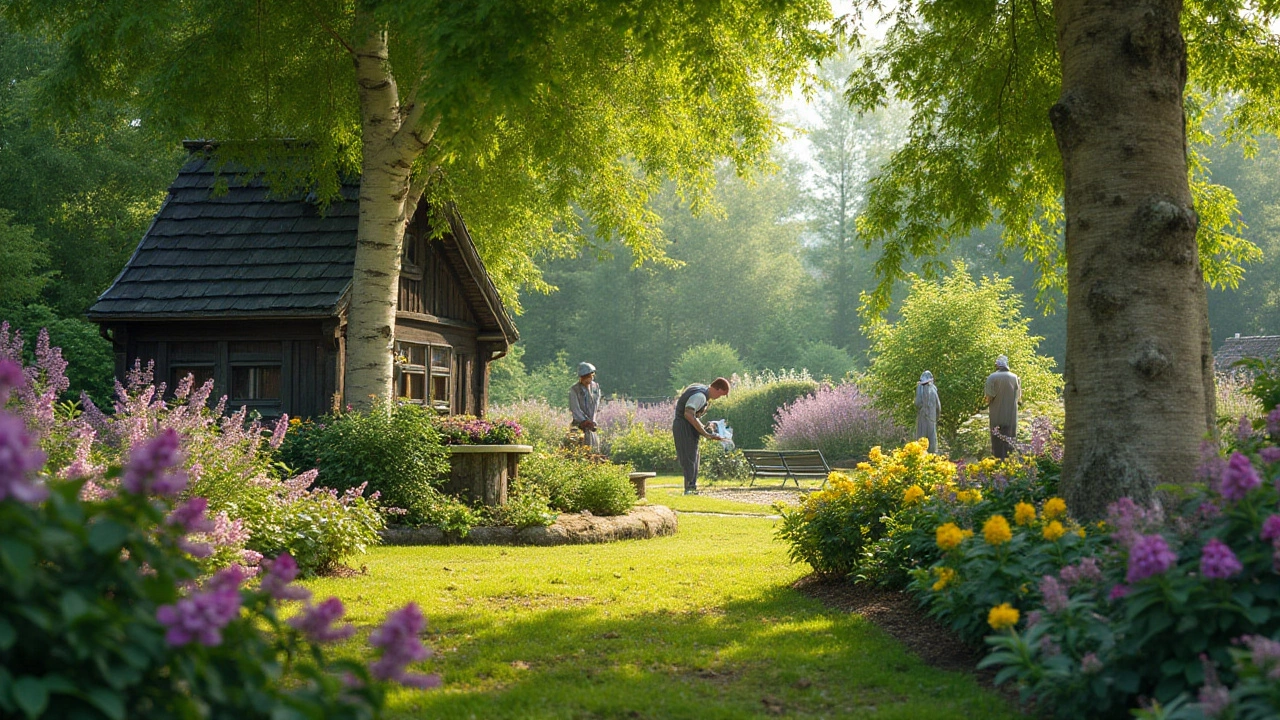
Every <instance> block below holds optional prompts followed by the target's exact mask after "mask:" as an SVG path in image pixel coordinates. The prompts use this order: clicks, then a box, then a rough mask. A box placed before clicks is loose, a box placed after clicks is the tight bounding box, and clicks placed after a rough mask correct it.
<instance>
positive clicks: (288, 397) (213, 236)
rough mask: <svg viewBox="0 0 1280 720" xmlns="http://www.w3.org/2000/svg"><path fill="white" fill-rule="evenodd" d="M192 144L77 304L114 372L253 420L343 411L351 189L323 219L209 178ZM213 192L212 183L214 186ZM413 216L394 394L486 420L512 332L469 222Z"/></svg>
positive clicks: (298, 200) (252, 187)
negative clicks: (117, 267) (93, 293)
mask: <svg viewBox="0 0 1280 720" xmlns="http://www.w3.org/2000/svg"><path fill="white" fill-rule="evenodd" d="M202 147H203V145H202V144H195V143H193V144H189V145H188V148H189V149H191V150H192V151H193V155H192V157H191V159H190V160H189V161H188V162H187V164H186V165H185V166H184V167H183V168H182V170H181V171H180V172H179V173H178V178H177V179H176V180H175V181H174V183H173V185H172V187H170V188H169V195H168V197H167V198H166V199H165V201H164V204H163V205H162V206H161V207H160V212H159V213H158V214H157V215H156V217H155V220H154V221H153V222H152V224H151V227H150V228H149V229H148V230H147V232H146V234H145V235H144V236H143V237H142V240H141V242H139V243H138V247H137V249H136V250H135V251H134V253H133V257H131V258H130V259H129V262H128V264H127V265H126V266H125V268H124V270H123V271H121V273H120V275H119V276H118V277H117V278H116V280H115V282H113V283H112V285H111V287H110V288H108V289H107V291H106V292H104V293H103V294H102V295H101V296H100V297H99V298H98V300H97V302H95V303H94V304H93V306H92V307H91V308H90V309H89V312H88V317H89V319H90V320H93V321H95V322H97V323H98V324H99V325H100V327H101V331H102V333H103V334H104V336H105V337H107V338H108V339H110V340H111V342H112V344H113V345H114V347H115V354H116V373H117V375H123V373H124V372H125V370H126V369H127V368H129V367H132V365H133V363H134V362H135V361H137V360H140V361H142V363H143V364H144V365H145V364H146V363H147V362H149V361H154V362H155V377H156V380H157V381H164V382H167V383H169V387H171V388H172V387H174V385H175V384H176V382H177V381H178V380H180V379H181V378H182V377H184V376H186V375H187V374H188V373H191V374H194V375H195V378H196V380H197V381H198V382H202V381H204V380H207V379H209V378H212V379H213V382H214V396H215V397H217V396H220V395H227V396H228V398H229V401H230V405H231V406H233V407H239V406H240V405H247V406H248V407H249V408H250V409H253V410H258V411H259V412H261V413H262V414H263V415H264V416H276V415H279V414H280V413H288V414H289V415H290V416H293V417H307V416H313V415H320V414H323V413H325V412H328V411H330V410H331V409H332V408H334V407H335V406H339V405H340V404H342V403H344V402H345V401H344V398H343V388H342V383H343V370H344V351H345V336H346V322H347V304H348V302H349V293H350V289H351V278H352V268H353V262H354V259H355V248H356V222H357V214H358V198H359V188H358V186H357V185H354V184H350V185H345V186H343V188H342V190H341V196H342V197H341V199H339V200H335V201H334V202H333V203H332V204H331V205H329V207H328V208H327V209H325V210H323V211H322V210H321V208H320V207H318V206H317V204H316V203H315V202H314V198H313V197H295V198H290V199H279V198H273V197H271V196H270V194H269V192H268V189H267V187H266V186H265V185H264V184H263V182H262V180H261V179H260V178H253V179H250V180H248V181H247V182H241V181H240V178H238V177H236V175H235V174H234V173H233V172H232V171H231V170H228V169H226V168H224V169H223V172H222V174H218V173H216V172H215V166H214V164H213V162H212V161H210V160H208V159H207V158H206V157H205V155H204V154H203V153H202V152H199V151H200V149H201V148H202ZM215 183H219V184H221V185H222V186H223V187H222V188H219V189H218V190H217V191H215ZM426 215H427V213H426V208H425V207H420V208H419V212H418V214H417V215H416V216H415V217H414V218H413V220H412V221H411V222H410V224H409V227H408V229H407V230H406V232H405V242H404V244H405V248H404V256H403V262H402V263H401V271H400V299H399V306H398V308H397V313H396V324H395V341H396V342H395V347H396V360H395V362H396V378H395V387H396V393H397V395H398V396H400V397H402V398H407V399H409V400H411V401H413V402H419V403H423V404H427V405H430V406H432V407H435V408H437V409H439V410H440V411H441V412H448V413H470V414H475V415H482V414H484V411H485V408H486V406H487V403H488V378H489V363H490V362H491V361H493V360H495V359H497V358H499V357H502V355H504V354H505V353H506V352H507V350H508V349H509V348H510V346H511V344H512V343H513V342H515V341H516V340H517V339H518V337H519V336H518V334H517V333H516V329H515V326H514V325H513V324H512V322H511V319H510V317H509V316H508V315H507V312H506V309H505V308H504V307H503V305H502V301H501V300H500V299H499V297H498V293H497V290H496V289H495V288H494V286H493V283H492V281H490V279H489V276H488V274H487V273H486V272H485V269H484V265H483V264H482V263H481V261H480V256H479V255H478V254H477V252H476V248H475V245H473V244H472V242H471V237H470V235H469V234H468V233H467V228H466V225H465V224H463V222H462V218H461V217H459V216H458V214H457V213H456V212H452V213H450V214H449V222H450V227H449V232H447V233H445V234H444V236H443V238H442V239H436V240H432V239H430V236H431V234H432V233H430V232H429V231H428V229H427V227H426Z"/></svg>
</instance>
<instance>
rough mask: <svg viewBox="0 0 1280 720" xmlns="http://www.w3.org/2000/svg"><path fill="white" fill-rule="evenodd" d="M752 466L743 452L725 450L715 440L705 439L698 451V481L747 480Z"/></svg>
mask: <svg viewBox="0 0 1280 720" xmlns="http://www.w3.org/2000/svg"><path fill="white" fill-rule="evenodd" d="M749 477H751V466H750V465H748V464H747V459H746V458H745V457H744V456H743V455H742V451H741V450H737V449H734V450H725V449H724V446H723V445H721V444H720V443H719V442H718V441H715V440H706V439H703V441H702V445H701V447H700V448H699V449H698V480H699V481H701V480H703V479H706V480H746V479H747V478H749Z"/></svg>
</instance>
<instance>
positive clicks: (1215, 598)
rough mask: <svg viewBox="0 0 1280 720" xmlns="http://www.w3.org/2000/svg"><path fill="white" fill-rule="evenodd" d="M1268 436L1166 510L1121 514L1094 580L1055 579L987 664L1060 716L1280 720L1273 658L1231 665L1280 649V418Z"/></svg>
mask: <svg viewBox="0 0 1280 720" xmlns="http://www.w3.org/2000/svg"><path fill="white" fill-rule="evenodd" d="M1263 425H1265V426H1266V427H1265V432H1244V431H1242V432H1241V433H1239V434H1238V435H1237V436H1236V437H1235V438H1234V439H1233V441H1232V444H1233V447H1232V449H1231V451H1230V455H1229V457H1226V458H1222V457H1219V456H1216V455H1214V456H1211V457H1209V458H1208V460H1207V461H1206V463H1205V465H1204V467H1203V475H1204V478H1205V481H1206V482H1205V484H1204V485H1203V486H1197V487H1193V488H1189V489H1182V490H1177V491H1174V490H1170V491H1169V492H1170V493H1172V494H1171V495H1169V496H1168V497H1170V498H1171V500H1172V501H1171V502H1168V503H1166V505H1165V509H1161V508H1160V507H1159V506H1157V507H1153V508H1144V507H1141V506H1139V505H1137V504H1136V503H1134V502H1132V501H1131V500H1129V499H1127V498H1124V499H1121V500H1120V501H1119V502H1117V503H1115V504H1113V505H1112V506H1111V508H1110V509H1109V512H1108V517H1107V520H1106V521H1105V523H1103V524H1102V528H1103V529H1105V537H1104V538H1103V542H1102V543H1101V545H1100V546H1099V547H1098V548H1097V549H1096V552H1095V553H1093V554H1092V555H1091V556H1089V558H1087V559H1088V560H1089V561H1090V562H1091V563H1092V567H1093V568H1094V570H1093V571H1092V572H1091V578H1090V580H1089V581H1088V582H1078V581H1076V580H1077V578H1075V577H1073V576H1071V575H1069V574H1065V573H1066V569H1063V570H1061V571H1059V572H1058V574H1057V576H1056V580H1057V581H1058V582H1059V583H1060V585H1061V586H1062V588H1063V589H1064V590H1065V592H1064V593H1063V594H1062V595H1061V596H1060V597H1058V598H1057V599H1056V600H1055V601H1054V602H1052V603H1051V602H1049V599H1048V598H1047V597H1045V598H1042V602H1041V603H1039V606H1038V607H1036V609H1035V610H1034V611H1033V612H1032V613H1031V614H1030V617H1029V619H1028V620H1027V622H1026V623H1025V624H1024V625H1023V626H1022V627H1021V628H1020V629H1015V630H1013V631H1011V632H1008V633H1006V634H1001V635H997V636H994V637H992V638H989V639H988V643H990V644H991V645H992V646H993V648H994V651H993V653H992V655H991V656H990V657H989V658H988V659H987V660H986V661H984V662H985V663H986V664H988V665H993V666H999V667H1001V668H1002V669H1001V671H1000V678H1001V679H1016V680H1017V681H1018V682H1019V684H1020V685H1021V687H1022V689H1023V692H1024V693H1025V694H1026V695H1027V696H1028V697H1031V696H1034V697H1035V698H1037V700H1038V701H1039V702H1040V703H1041V704H1042V705H1043V707H1046V708H1052V709H1053V711H1054V712H1055V713H1056V714H1057V715H1058V716H1059V717H1085V716H1087V717H1127V716H1128V711H1129V709H1130V708H1133V707H1134V706H1136V705H1137V704H1138V700H1139V698H1143V697H1145V698H1150V699H1152V700H1154V701H1156V702H1158V703H1160V704H1162V705H1164V706H1167V708H1168V714H1166V715H1161V716H1162V717H1174V716H1177V717H1193V716H1194V717H1229V716H1230V717H1274V716H1276V714H1277V713H1278V712H1280V673H1273V672H1272V669H1273V666H1274V662H1273V660H1272V659H1271V657H1270V655H1266V653H1262V655H1259V660H1258V663H1256V664H1255V665H1254V666H1253V669H1251V668H1250V665H1249V664H1248V663H1244V664H1242V663H1241V662H1240V661H1241V655H1240V653H1239V652H1234V653H1233V650H1235V649H1237V648H1238V647H1239V644H1240V643H1244V644H1246V645H1249V644H1250V643H1252V644H1253V645H1256V646H1258V647H1263V646H1264V645H1265V643H1262V641H1261V640H1258V639H1257V638H1263V639H1266V638H1276V637H1278V636H1280V489H1278V488H1277V484H1278V482H1280V448H1277V447H1276V445H1275V441H1276V440H1277V439H1278V438H1280V433H1277V430H1280V412H1276V413H1273V414H1272V415H1271V417H1270V418H1269V419H1268V421H1267V422H1265V423H1263ZM1050 577H1053V576H1050ZM1265 647H1271V646H1270V645H1265ZM1263 656H1265V657H1263ZM1086 660H1087V662H1086ZM1264 666H1265V669H1264V670H1263V671H1259V672H1254V670H1256V669H1257V668H1258V667H1264ZM1224 683H1225V684H1224ZM1232 684H1236V689H1235V690H1228V687H1227V686H1229V685H1232ZM1242 687H1243V688H1246V689H1244V690H1240V688H1242ZM1192 698H1195V700H1194V701H1193V700H1192ZM1246 705H1248V707H1250V708H1252V709H1251V710H1249V711H1248V712H1245V707H1246ZM1179 707H1182V708H1185V714H1183V713H1182V712H1180V711H1176V708H1179ZM1261 707H1265V708H1266V712H1262V713H1261V714H1258V712H1257V711H1258V708H1261ZM1230 708H1234V709H1233V710H1232V709H1230ZM1197 713H1198V714H1197Z"/></svg>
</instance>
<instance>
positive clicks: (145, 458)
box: [120, 428, 187, 495]
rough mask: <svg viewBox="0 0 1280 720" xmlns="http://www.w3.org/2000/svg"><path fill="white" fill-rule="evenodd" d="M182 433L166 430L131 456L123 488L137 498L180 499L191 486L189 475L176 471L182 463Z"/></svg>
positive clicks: (140, 446)
mask: <svg viewBox="0 0 1280 720" xmlns="http://www.w3.org/2000/svg"><path fill="white" fill-rule="evenodd" d="M180 444H181V443H180V441H179V438H178V432H177V431H176V430H174V429H173V428H165V429H164V430H161V431H160V434H158V435H156V436H155V437H154V438H152V439H150V440H146V441H144V442H142V443H141V444H139V445H136V446H134V448H133V451H132V452H131V453H129V461H128V463H127V464H126V465H125V468H124V475H123V476H122V477H121V479H120V485H121V487H123V488H124V489H125V490H126V491H127V492H131V493H134V494H135V495H146V494H156V495H176V494H178V493H179V492H181V491H182V489H183V488H185V487H186V486H187V473H186V471H184V470H182V469H177V470H175V469H174V468H175V467H178V466H179V465H180V464H181V462H182V456H181V455H180V453H179V446H180Z"/></svg>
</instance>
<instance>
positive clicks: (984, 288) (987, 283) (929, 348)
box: [863, 262, 1062, 441]
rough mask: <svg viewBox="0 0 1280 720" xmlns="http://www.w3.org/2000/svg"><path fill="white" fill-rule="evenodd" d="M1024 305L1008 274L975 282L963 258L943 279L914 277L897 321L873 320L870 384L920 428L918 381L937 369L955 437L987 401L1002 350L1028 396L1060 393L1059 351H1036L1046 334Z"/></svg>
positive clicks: (947, 424) (885, 404)
mask: <svg viewBox="0 0 1280 720" xmlns="http://www.w3.org/2000/svg"><path fill="white" fill-rule="evenodd" d="M1020 309H1021V303H1020V301H1019V300H1018V298H1017V297H1016V296H1015V295H1014V294H1013V293H1012V288H1011V285H1010V282H1009V280H1008V279H1007V278H1001V277H999V276H995V277H986V278H982V279H981V280H980V281H978V282H974V280H973V278H972V277H971V276H970V275H969V272H968V270H967V268H966V267H965V265H964V263H962V262H957V263H956V264H955V267H954V268H953V269H952V271H951V273H950V274H949V275H947V277H945V278H943V279H942V280H941V281H938V282H934V281H929V280H925V279H923V278H919V277H916V278H913V280H912V282H911V289H910V293H909V294H908V296H907V298H906V300H905V301H904V302H903V304H902V308H901V310H900V311H899V317H898V319H897V321H896V322H888V321H886V320H883V319H877V318H871V319H870V333H871V337H872V338H873V340H874V348H873V351H872V353H873V355H872V361H871V367H870V368H869V369H868V370H867V373H866V376H865V378H864V380H863V386H864V387H865V388H866V389H867V390H868V391H869V392H870V393H871V394H872V395H873V396H874V397H875V398H876V404H877V405H878V406H879V407H881V408H883V409H884V410H886V411H887V412H889V413H891V414H892V415H893V417H894V419H895V420H897V422H898V423H899V424H901V425H904V426H908V427H914V426H915V413H916V410H915V405H914V402H915V391H916V382H917V381H918V380H919V379H920V374H921V373H922V372H924V371H925V370H929V371H932V372H933V376H934V382H935V384H936V385H937V387H938V395H939V396H940V397H941V400H942V412H940V413H939V414H938V434H939V436H941V437H942V438H946V439H947V440H948V441H950V439H951V438H953V437H955V434H956V431H957V430H958V429H959V427H960V424H961V423H962V422H963V421H964V420H965V419H966V418H968V417H969V416H971V415H973V414H974V413H976V412H978V411H979V410H981V409H982V408H983V389H984V384H985V379H986V377H987V375H989V374H990V373H991V372H992V370H994V363H995V359H996V357H997V356H999V355H1006V356H1008V358H1009V369H1010V370H1012V371H1013V372H1014V374H1016V375H1017V376H1018V377H1019V379H1020V380H1021V381H1022V399H1023V402H1024V403H1035V402H1041V401H1047V400H1051V399H1054V398H1055V397H1057V395H1058V392H1059V390H1060V389H1061V386H1062V378H1061V376H1059V375H1057V374H1056V373H1054V372H1053V370H1052V368H1053V360H1052V359H1051V358H1046V357H1043V356H1041V355H1037V354H1036V348H1037V346H1038V344H1039V342H1040V338H1038V337H1033V336H1031V335H1030V334H1029V333H1028V332H1027V320H1026V319H1025V318H1023V317H1022V315H1021V313H1020Z"/></svg>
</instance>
